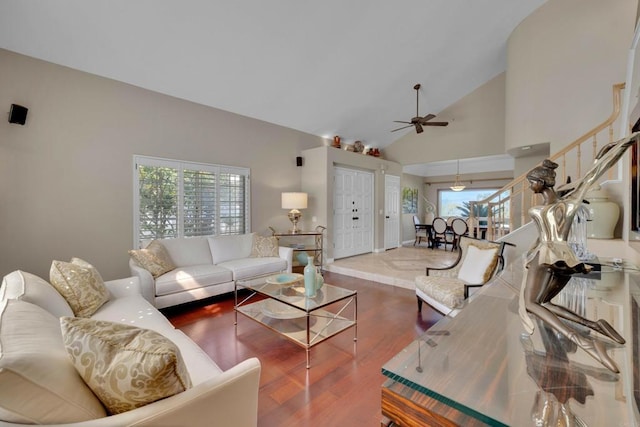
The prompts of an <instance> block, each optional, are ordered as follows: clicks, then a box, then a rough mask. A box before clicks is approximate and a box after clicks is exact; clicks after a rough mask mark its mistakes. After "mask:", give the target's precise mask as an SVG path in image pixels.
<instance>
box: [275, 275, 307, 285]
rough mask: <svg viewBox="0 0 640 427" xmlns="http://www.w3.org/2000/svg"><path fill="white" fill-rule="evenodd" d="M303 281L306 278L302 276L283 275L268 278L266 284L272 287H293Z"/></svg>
mask: <svg viewBox="0 0 640 427" xmlns="http://www.w3.org/2000/svg"><path fill="white" fill-rule="evenodd" d="M301 280H304V276H303V275H302V274H298V273H281V274H276V275H274V276H269V277H267V279H266V282H267V283H269V284H271V285H291V284H294V283H296V282H299V281H301Z"/></svg>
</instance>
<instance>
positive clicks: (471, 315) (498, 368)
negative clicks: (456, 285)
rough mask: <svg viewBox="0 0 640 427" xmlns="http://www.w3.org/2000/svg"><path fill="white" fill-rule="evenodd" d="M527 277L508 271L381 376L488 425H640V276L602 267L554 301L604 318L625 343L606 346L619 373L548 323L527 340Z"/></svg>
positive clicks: (517, 266)
mask: <svg viewBox="0 0 640 427" xmlns="http://www.w3.org/2000/svg"><path fill="white" fill-rule="evenodd" d="M522 268H523V267H522V264H521V263H518V262H514V263H512V264H511V265H510V266H508V267H507V269H505V271H504V272H503V273H502V274H501V275H500V276H499V277H498V278H496V279H494V281H493V282H492V283H491V284H490V285H486V286H484V287H483V288H482V289H481V292H478V293H476V294H475V295H473V296H472V297H471V298H472V300H471V302H470V304H469V305H468V306H466V307H465V308H464V309H462V310H461V311H460V312H459V313H458V314H457V315H456V316H455V317H445V318H444V319H442V320H441V321H440V322H438V323H437V324H436V325H434V326H433V327H432V328H431V329H429V330H428V331H426V333H425V334H424V335H422V336H421V337H420V338H419V339H417V340H416V341H414V342H412V343H411V344H410V345H408V346H407V347H406V348H405V349H404V350H402V351H401V352H400V353H399V354H397V355H396V356H395V357H394V358H393V359H391V360H390V361H389V362H387V363H386V364H385V365H384V366H383V368H382V372H383V374H384V375H385V376H386V377H388V378H390V379H393V380H395V381H397V382H400V383H402V384H403V385H405V386H407V387H409V388H411V389H413V390H416V391H419V392H421V393H423V394H425V395H427V396H429V397H431V398H434V399H436V400H438V401H440V402H442V403H444V404H446V405H447V406H449V407H452V408H455V409H457V410H459V411H461V412H463V413H465V414H467V415H469V416H472V417H474V418H476V419H478V420H480V421H482V422H484V423H486V424H488V425H496V426H502V425H508V426H528V425H551V424H552V423H550V420H552V419H553V418H554V417H555V419H556V420H555V421H557V419H558V418H561V417H567V418H566V419H571V420H573V422H574V423H575V425H587V426H605V425H606V426H609V425H611V426H635V425H638V423H640V416H639V410H638V404H639V403H640V392H639V388H640V386H639V385H638V382H639V381H638V378H637V372H638V370H639V369H640V365H639V364H638V358H639V356H638V353H639V352H638V349H639V348H640V343H639V342H638V336H639V333H640V332H639V328H638V324H639V323H640V320H638V310H637V307H638V304H639V303H640V286H639V284H638V283H639V282H640V278H639V277H638V274H637V273H634V272H630V271H624V270H623V269H621V268H616V267H609V266H603V267H602V271H600V272H595V273H591V274H589V275H585V276H583V277H579V278H573V279H572V280H571V282H570V283H569V284H568V285H567V286H566V287H565V289H564V290H563V291H562V293H561V294H560V295H558V296H557V297H556V299H555V300H554V302H555V303H558V304H561V305H564V306H566V307H568V308H570V309H572V310H574V311H576V312H578V313H579V314H581V315H583V316H585V317H587V318H588V319H599V318H603V319H606V320H607V321H609V323H611V325H613V326H614V328H615V329H616V330H618V331H619V332H620V333H621V334H622V335H623V336H624V337H625V339H626V340H627V343H626V344H625V345H619V344H616V343H614V342H613V341H610V340H606V339H604V338H603V339H602V341H603V342H605V343H606V348H607V352H608V353H609V354H610V355H611V356H612V358H613V359H614V360H615V361H616V363H617V364H618V366H619V368H620V370H621V373H620V374H614V373H612V372H611V371H609V370H608V369H606V368H605V367H604V366H602V365H601V364H600V363H599V362H598V361H596V360H595V359H592V358H591V357H590V356H588V355H587V353H585V352H584V350H582V349H581V348H578V347H577V346H575V345H574V344H572V343H570V342H569V341H568V340H567V339H566V338H564V337H563V336H561V335H560V334H558V333H556V332H555V331H554V330H553V329H550V328H549V327H548V326H547V325H546V324H543V323H542V322H537V323H536V329H535V331H534V334H533V335H529V334H528V333H526V332H525V331H524V328H523V327H522V324H521V321H520V317H519V315H518V296H519V289H520V284H521V280H522ZM584 329H585V333H587V331H588V330H587V329H586V328H584ZM634 372H636V377H634ZM552 421H553V420H552ZM580 423H582V424H580Z"/></svg>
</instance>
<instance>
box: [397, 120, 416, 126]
mask: <svg viewBox="0 0 640 427" xmlns="http://www.w3.org/2000/svg"><path fill="white" fill-rule="evenodd" d="M393 123H406V124H408V125H412V124H413V123H411V122H403V121H400V120H394V121H393Z"/></svg>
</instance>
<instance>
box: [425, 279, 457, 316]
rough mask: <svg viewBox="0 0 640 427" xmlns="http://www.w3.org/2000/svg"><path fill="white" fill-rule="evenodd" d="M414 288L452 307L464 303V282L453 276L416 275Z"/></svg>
mask: <svg viewBox="0 0 640 427" xmlns="http://www.w3.org/2000/svg"><path fill="white" fill-rule="evenodd" d="M415 283H416V289H418V290H420V291H421V292H422V293H423V294H424V295H426V296H427V297H430V298H432V299H434V300H435V301H438V302H439V303H441V304H444V305H446V306H447V307H449V308H451V309H454V308H460V307H462V306H463V305H464V282H463V281H462V280H460V279H456V278H454V277H441V276H440V277H439V276H417V277H416V280H415Z"/></svg>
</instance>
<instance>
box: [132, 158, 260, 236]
mask: <svg viewBox="0 0 640 427" xmlns="http://www.w3.org/2000/svg"><path fill="white" fill-rule="evenodd" d="M138 166H149V167H164V168H172V169H176V170H177V171H178V177H177V190H178V199H177V206H178V219H177V227H178V232H177V237H178V238H180V237H185V235H184V206H185V205H184V175H183V174H184V171H185V170H196V171H204V172H210V173H213V174H215V176H216V179H215V189H216V190H215V194H216V219H217V221H216V224H215V228H216V229H215V234H213V235H221V233H220V226H221V224H222V222H223V221H221V219H222V218H221V216H220V206H221V203H220V197H221V193H222V192H221V191H220V188H221V185H222V184H221V179H220V175H221V174H233V175H241V176H243V177H244V186H245V188H244V225H245V226H244V231H241V232H239V233H226V234H246V233H251V170H250V169H249V168H243V167H237V166H227V165H217V164H210V163H199V162H191V161H186V160H174V159H167V158H161V157H151V156H143V155H134V156H133V174H132V175H133V247H134V248H139V247H140V245H141V240H140V178H139V175H138Z"/></svg>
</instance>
